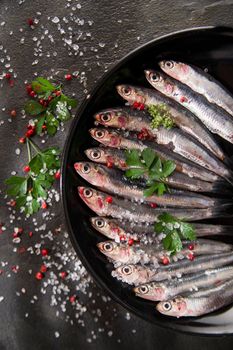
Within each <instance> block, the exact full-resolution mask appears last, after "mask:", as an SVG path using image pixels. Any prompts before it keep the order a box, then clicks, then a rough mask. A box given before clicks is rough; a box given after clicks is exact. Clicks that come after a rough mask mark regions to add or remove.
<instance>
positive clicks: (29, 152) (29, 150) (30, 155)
mask: <svg viewBox="0 0 233 350" xmlns="http://www.w3.org/2000/svg"><path fill="white" fill-rule="evenodd" d="M26 144H27V151H28V162H29V163H30V161H31V159H32V154H31V148H30V144H29V139H28V138H27V139H26Z"/></svg>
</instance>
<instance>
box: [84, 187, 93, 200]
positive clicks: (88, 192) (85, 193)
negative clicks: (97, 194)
mask: <svg viewBox="0 0 233 350" xmlns="http://www.w3.org/2000/svg"><path fill="white" fill-rule="evenodd" d="M83 193H84V196H85V197H86V198H90V197H91V196H92V195H93V192H92V190H89V189H88V188H86V189H85V190H84V192H83Z"/></svg>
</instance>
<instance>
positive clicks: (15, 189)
mask: <svg viewBox="0 0 233 350" xmlns="http://www.w3.org/2000/svg"><path fill="white" fill-rule="evenodd" d="M5 184H6V185H8V186H9V187H8V189H7V194H9V195H11V196H14V197H15V196H17V195H23V194H25V193H26V192H27V179H25V178H24V177H20V176H11V177H10V178H9V179H7V180H6V181H5Z"/></svg>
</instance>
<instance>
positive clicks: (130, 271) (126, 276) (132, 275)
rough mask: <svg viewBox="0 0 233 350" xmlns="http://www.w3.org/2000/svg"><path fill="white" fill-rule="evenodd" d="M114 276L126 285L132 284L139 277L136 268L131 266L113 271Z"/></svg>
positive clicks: (124, 266)
mask: <svg viewBox="0 0 233 350" xmlns="http://www.w3.org/2000/svg"><path fill="white" fill-rule="evenodd" d="M114 274H115V276H116V277H117V278H119V279H120V280H122V281H123V282H126V283H134V282H135V281H136V280H137V279H138V277H139V271H138V267H137V266H136V265H132V264H127V265H123V266H119V267H118V268H116V269H115V271H114Z"/></svg>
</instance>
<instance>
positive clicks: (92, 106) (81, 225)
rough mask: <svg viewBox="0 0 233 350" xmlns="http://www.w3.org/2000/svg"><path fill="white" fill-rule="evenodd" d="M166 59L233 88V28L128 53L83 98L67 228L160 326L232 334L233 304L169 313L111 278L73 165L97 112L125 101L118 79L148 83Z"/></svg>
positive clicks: (69, 154) (129, 304)
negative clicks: (189, 314)
mask: <svg viewBox="0 0 233 350" xmlns="http://www.w3.org/2000/svg"><path fill="white" fill-rule="evenodd" d="M164 58H170V59H175V60H180V61H183V62H187V63H192V64H195V65H197V66H199V67H202V68H208V71H209V73H210V74H212V75H213V76H214V77H215V78H217V79H219V80H220V81H221V82H222V83H223V84H224V85H225V86H226V87H227V88H228V89H229V90H231V91H233V30H232V29H230V28H214V27H204V28H194V29H190V30H185V31H181V32H176V33H173V34H170V35H166V36H163V37H161V38H158V39H155V40H153V41H151V42H149V43H148V44H146V45H144V46H142V47H140V48H138V49H136V50H135V51H133V52H131V53H130V54H129V55H127V56H126V57H124V58H123V59H122V60H121V61H120V62H119V63H117V65H116V66H115V67H114V68H112V69H111V71H109V72H108V73H107V74H106V75H105V76H104V77H103V78H102V79H101V80H100V81H99V83H98V84H97V86H96V87H95V88H94V89H93V91H92V93H91V95H90V98H89V99H87V100H86V101H84V102H83V104H82V105H81V107H80V108H79V110H78V112H77V115H76V117H75V120H74V121H73V124H72V127H71V129H70V134H69V135H68V138H67V142H66V145H65V149H64V154H63V165H62V180H61V187H62V188H61V189H62V200H63V205H64V211H65V217H66V222H67V226H68V231H69V234H70V237H71V239H72V242H73V245H74V248H75V250H76V251H77V254H78V255H79V257H80V259H81V260H82V262H83V264H84V265H85V267H86V268H87V270H88V271H89V272H90V273H91V275H92V276H93V277H94V279H95V281H96V282H97V283H98V284H99V285H100V286H102V287H103V288H104V289H105V291H107V292H108V293H109V294H110V295H111V297H113V298H114V299H115V300H116V301H117V302H119V303H120V304H121V305H123V306H124V307H125V308H127V309H128V310H129V311H131V312H133V313H135V314H136V315H138V316H140V317H142V318H144V319H145V320H148V321H150V322H153V323H155V324H157V325H160V326H163V327H168V328H171V329H175V330H180V331H183V332H191V333H199V334H212V335H214V334H215V335H217V334H230V333H233V308H232V307H231V306H230V307H227V308H225V309H221V310H219V311H218V312H214V313H211V314H209V315H206V316H204V317H198V318H179V319H177V318H170V317H166V316H163V315H161V314H159V313H158V312H157V311H156V310H155V307H154V303H151V302H147V301H144V300H143V299H140V298H137V297H135V296H134V295H133V293H132V292H131V288H130V287H128V286H127V285H125V284H122V283H120V282H119V281H117V280H116V279H114V278H113V277H111V268H112V267H111V264H110V263H108V262H107V260H106V259H105V258H104V257H103V256H101V255H100V253H99V252H98V251H97V248H96V243H97V242H99V241H101V240H104V239H105V238H104V237H101V236H100V235H99V234H98V233H96V232H95V231H94V230H93V229H92V228H91V226H90V223H89V217H90V216H94V215H95V214H93V213H92V212H91V211H90V210H89V209H88V208H87V207H86V206H85V204H84V203H83V202H82V201H81V200H80V199H79V196H78V194H77V186H79V185H84V184H85V182H84V180H82V179H81V178H80V177H78V175H77V174H76V173H75V171H74V169H73V164H74V163H75V162H76V161H80V160H83V159H85V156H84V152H83V151H84V150H85V149H86V148H88V147H90V146H93V145H96V144H97V143H95V142H94V141H93V140H92V139H91V137H90V136H89V133H88V129H89V128H91V127H92V126H93V114H94V113H95V112H97V111H99V110H101V109H102V108H107V107H114V106H122V105H124V101H123V100H122V99H121V97H120V96H119V95H118V94H117V92H116V89H115V86H116V85H117V84H120V83H121V84H123V83H131V84H136V85H141V86H147V87H150V86H149V84H148V83H147V81H146V79H145V77H144V69H146V68H154V67H155V68H157V62H158V61H159V60H161V59H164ZM220 142H221V141H220ZM222 147H223V148H225V151H226V153H227V154H228V155H229V156H230V155H232V154H233V149H232V148H231V147H230V146H229V144H224V143H223V142H222ZM231 224H232V223H231ZM232 243H233V242H232Z"/></svg>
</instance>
